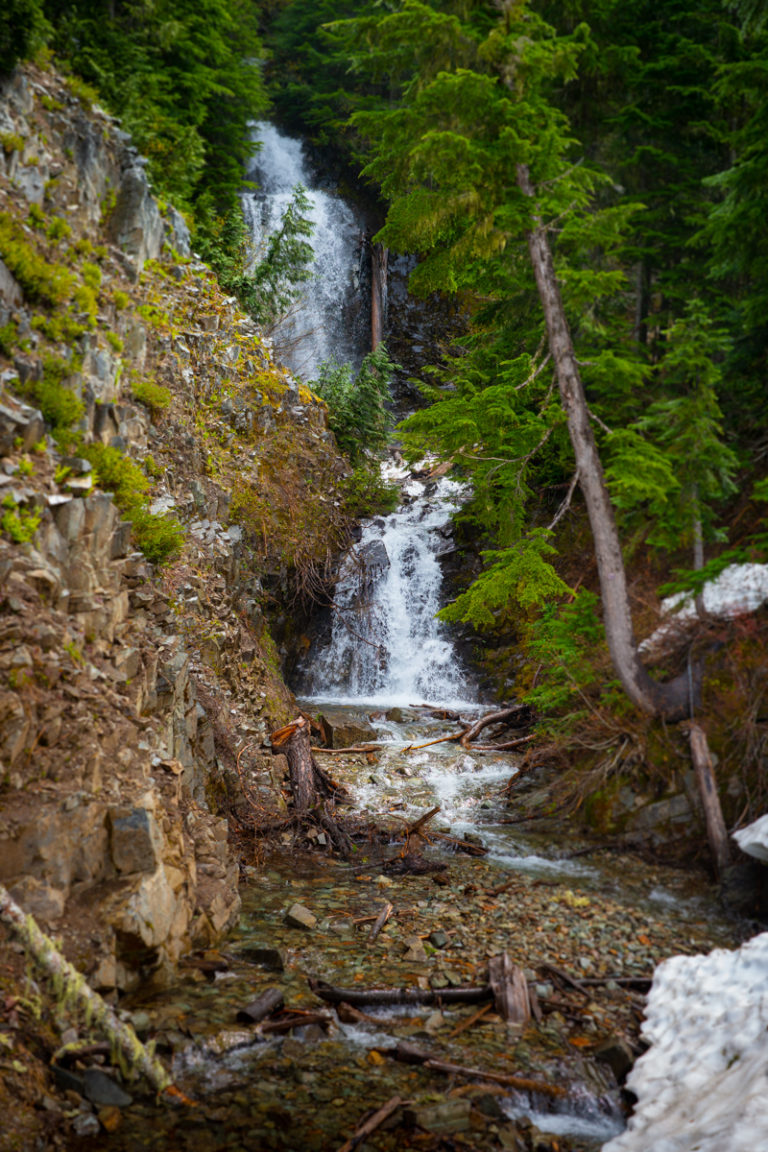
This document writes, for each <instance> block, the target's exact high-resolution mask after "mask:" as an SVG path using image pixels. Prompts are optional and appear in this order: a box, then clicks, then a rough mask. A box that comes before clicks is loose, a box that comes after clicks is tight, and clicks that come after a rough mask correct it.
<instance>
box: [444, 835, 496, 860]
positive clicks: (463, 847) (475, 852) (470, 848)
mask: <svg viewBox="0 0 768 1152" xmlns="http://www.w3.org/2000/svg"><path fill="white" fill-rule="evenodd" d="M432 835H433V837H434V839H435V840H442V842H443V843H444V844H451V845H452V846H453V847H454V848H455V849H456V851H457V852H463V853H464V854H465V855H466V856H487V855H488V849H487V848H485V847H484V846H483V845H482V844H473V843H472V841H471V840H457V839H456V837H455V836H449V835H448V833H447V832H433V833H432Z"/></svg>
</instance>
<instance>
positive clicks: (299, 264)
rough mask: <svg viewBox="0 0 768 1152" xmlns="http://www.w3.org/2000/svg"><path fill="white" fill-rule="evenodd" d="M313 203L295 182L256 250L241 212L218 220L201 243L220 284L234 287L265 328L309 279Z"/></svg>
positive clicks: (292, 300)
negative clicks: (211, 237) (274, 224)
mask: <svg viewBox="0 0 768 1152" xmlns="http://www.w3.org/2000/svg"><path fill="white" fill-rule="evenodd" d="M311 209H312V203H311V201H310V200H309V198H308V196H307V194H306V191H305V190H304V188H302V186H301V185H300V184H298V185H297V186H296V187H295V188H294V190H293V196H292V197H291V200H290V202H289V204H288V206H287V207H286V209H285V212H284V213H283V216H282V219H281V221H280V225H279V227H278V228H276V229H275V231H274V232H273V233H272V234H271V235H270V236H269V237H268V238H267V240H266V243H265V245H264V246H263V249H262V250H261V251H256V252H253V251H252V249H251V242H250V240H249V238H248V237H247V235H246V230H245V222H244V220H243V216H242V212H240V211H238V212H233V213H231V214H230V216H229V217H228V219H227V221H226V222H223V223H222V225H221V229H220V231H219V234H218V236H217V237H216V239H215V241H210V240H209V243H208V244H207V245H205V244H204V245H203V251H202V255H203V256H205V257H207V258H208V259H210V261H211V263H212V265H213V267H214V268H215V269H216V271H217V273H218V276H219V279H220V281H221V285H222V287H223V288H224V289H225V290H227V291H230V292H234V293H235V294H236V295H237V296H238V298H239V300H240V303H241V305H242V306H243V308H245V310H246V311H247V312H249V313H250V314H251V316H253V317H254V319H255V320H257V321H258V322H259V323H260V324H262V325H263V326H264V327H266V328H270V327H272V326H274V325H275V324H276V323H277V321H278V320H280V319H281V317H283V316H284V315H285V314H286V313H287V312H288V311H289V310H290V308H291V306H292V305H293V304H295V303H296V302H297V301H298V300H299V298H300V296H301V292H302V289H301V285H302V284H304V283H306V281H308V280H309V279H310V278H311V275H312V272H311V266H312V263H313V261H314V257H315V254H314V251H313V249H312V245H311V244H310V243H309V237H310V236H311V235H312V222H311V220H310V219H309V215H308V214H309V212H310V211H311Z"/></svg>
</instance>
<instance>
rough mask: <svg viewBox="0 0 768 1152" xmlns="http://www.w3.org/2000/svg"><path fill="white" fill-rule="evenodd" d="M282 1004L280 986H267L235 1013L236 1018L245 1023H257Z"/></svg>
mask: <svg viewBox="0 0 768 1152" xmlns="http://www.w3.org/2000/svg"><path fill="white" fill-rule="evenodd" d="M282 1006H283V992H282V989H281V988H267V989H266V991H264V992H262V993H261V995H260V996H257V997H256V999H255V1000H252V1001H251V1002H250V1004H246V1006H245V1008H241V1009H240V1011H239V1012H238V1013H237V1019H238V1020H240V1021H242V1022H244V1023H247V1024H258V1023H259V1021H260V1020H263V1019H264V1018H265V1016H269V1015H271V1014H272V1012H275V1011H276V1010H277V1009H278V1008H282Z"/></svg>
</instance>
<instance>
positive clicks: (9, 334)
mask: <svg viewBox="0 0 768 1152" xmlns="http://www.w3.org/2000/svg"><path fill="white" fill-rule="evenodd" d="M18 339H19V334H18V331H17V328H16V325H15V323H14V322H13V320H9V321H8V323H7V324H3V325H2V326H1V327H0V354H2V355H3V356H9V357H10V356H12V355H13V350H14V348H15V347H16V343H17V341H18Z"/></svg>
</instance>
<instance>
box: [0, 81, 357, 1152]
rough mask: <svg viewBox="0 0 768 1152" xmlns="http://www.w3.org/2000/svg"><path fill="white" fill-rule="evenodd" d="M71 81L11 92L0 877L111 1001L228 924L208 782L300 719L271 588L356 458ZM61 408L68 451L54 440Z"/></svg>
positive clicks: (2, 419) (2, 170)
mask: <svg viewBox="0 0 768 1152" xmlns="http://www.w3.org/2000/svg"><path fill="white" fill-rule="evenodd" d="M74 87H75V86H74V84H70V83H69V82H68V81H66V80H65V79H64V78H63V77H61V76H60V75H58V74H57V73H56V72H55V71H53V70H51V71H43V70H41V69H39V68H33V67H30V68H27V69H25V70H23V71H18V72H17V73H16V74H15V75H14V76H13V77H12V78H11V79H10V81H9V82H7V83H6V84H5V86H4V88H3V91H2V97H1V102H0V141H1V143H2V149H0V227H2V230H3V244H2V248H3V262H2V263H0V330H1V331H2V337H3V339H2V359H1V361H0V367H1V369H2V371H1V374H0V380H1V381H2V397H1V398H0V454H1V455H2V463H1V465H0V502H1V503H2V516H3V521H2V522H3V532H2V534H1V535H0V676H1V677H2V686H1V687H0V764H1V765H2V768H1V769H0V771H1V773H2V803H1V805H0V880H2V883H3V884H5V885H6V886H8V887H9V888H10V890H11V892H12V893H13V894H14V895H15V896H16V898H17V899H18V900H19V902H20V903H21V904H22V906H23V907H24V909H25V910H26V911H27V912H29V913H31V914H32V915H34V916H35V917H36V918H37V919H38V920H39V922H40V923H41V925H43V926H44V927H46V928H48V929H49V930H51V931H53V932H54V933H55V934H56V936H57V937H58V938H59V939H60V940H61V942H62V947H63V949H64V952H65V953H66V955H67V956H68V957H69V958H70V959H71V960H72V961H73V962H74V963H75V964H76V965H78V966H79V967H81V969H82V970H83V971H84V972H85V973H86V975H87V977H88V979H89V980H90V982H91V984H92V985H93V986H94V987H95V988H96V989H99V990H101V991H102V992H104V993H115V992H118V991H120V992H122V991H125V990H126V989H129V988H131V987H133V986H135V985H136V984H137V983H138V982H140V981H145V980H146V979H148V978H151V979H152V981H155V982H159V983H160V984H162V983H163V982H167V981H168V980H169V979H171V978H172V975H173V973H174V971H175V968H176V965H177V963H178V960H179V958H180V956H182V955H183V954H184V953H185V952H186V951H188V950H189V949H190V948H192V947H201V946H207V945H210V944H212V943H214V942H215V941H216V940H217V939H218V938H219V937H220V936H221V934H222V932H224V931H225V930H226V929H227V927H229V926H230V925H231V924H232V923H233V921H234V920H235V918H236V916H237V913H238V909H239V907H240V897H239V895H238V865H237V860H236V857H235V855H234V854H233V853H232V851H231V850H230V848H229V846H228V834H227V822H226V820H225V819H223V818H221V817H220V816H218V815H217V802H216V795H217V790H218V794H219V795H222V794H224V793H225V792H226V789H227V782H226V780H227V775H228V774H231V773H233V772H234V766H235V765H234V757H235V755H236V749H237V748H238V747H239V746H240V744H241V743H242V741H243V740H244V739H245V738H246V737H247V738H248V739H256V740H257V741H258V742H260V741H261V739H262V738H263V736H264V735H265V734H266V732H267V731H268V730H270V729H271V728H273V727H275V726H277V725H278V724H279V723H281V722H283V721H284V720H285V719H287V718H288V716H289V714H290V710H291V707H292V705H291V703H290V701H291V697H290V694H289V692H288V690H287V689H286V688H285V686H284V684H283V682H282V679H281V677H280V675H279V669H278V660H277V655H276V651H275V648H274V644H273V642H272V641H271V638H270V636H269V631H268V628H267V624H266V621H265V617H264V604H265V600H266V595H267V594H266V592H265V589H264V584H263V583H262V581H264V583H266V582H267V581H269V580H271V581H273V582H276V583H278V584H279V583H281V582H282V584H283V586H284V587H287V586H288V584H289V582H290V579H291V573H292V571H294V564H295V561H296V555H297V553H299V552H301V553H302V554H303V555H304V556H306V557H312V558H317V560H318V562H319V563H322V562H324V561H325V559H326V557H327V555H328V554H329V551H330V550H331V549H332V548H333V547H334V543H338V542H339V541H340V540H341V539H342V538H343V533H344V530H345V527H344V516H343V509H342V507H341V504H342V502H341V500H340V499H339V498H338V495H337V493H336V491H335V488H336V485H337V482H338V481H339V479H340V478H341V477H343V475H344V473H345V470H346V465H345V464H344V462H343V460H342V459H341V457H340V456H338V454H337V453H336V452H335V448H334V443H333V438H332V436H331V434H330V433H329V432H328V431H327V420H326V414H325V409H324V406H323V405H322V403H321V402H319V401H318V400H317V399H316V398H315V397H313V396H312V395H311V394H310V393H309V391H308V389H306V388H305V387H304V386H299V385H298V384H297V383H296V382H295V381H294V380H293V378H292V377H291V376H290V375H289V374H288V373H287V372H286V371H285V370H284V369H282V368H280V367H279V366H278V365H276V364H274V363H273V361H272V359H271V357H270V352H269V347H268V345H267V343H266V342H265V341H262V340H261V339H260V337H259V334H258V333H257V331H256V329H255V327H254V325H253V323H252V322H251V321H250V320H249V319H248V318H247V317H246V316H245V315H244V314H243V313H242V312H241V311H240V310H239V309H238V307H237V306H236V303H235V301H234V300H233V299H232V298H227V297H225V296H223V295H222V293H221V292H220V290H219V289H218V286H217V284H216V280H215V277H214V276H213V275H212V273H211V272H210V270H209V269H208V268H207V267H206V266H205V265H203V264H201V263H200V262H199V261H198V260H196V259H195V257H194V256H193V255H192V253H191V252H190V245H189V234H188V232H187V229H186V225H185V224H184V221H183V219H182V218H181V217H180V216H179V215H178V213H176V212H175V211H174V210H173V209H172V208H171V207H169V206H166V205H163V204H159V203H158V202H157V200H156V199H155V198H154V197H153V195H152V192H151V189H150V187H149V184H148V181H147V177H146V173H145V171H144V164H143V161H142V158H141V157H140V156H138V154H137V153H136V151H135V150H134V149H133V148H132V146H131V144H130V141H129V140H128V139H127V137H125V135H124V134H123V133H121V131H120V129H119V127H118V125H117V124H116V123H115V122H114V121H113V120H112V119H111V118H110V117H109V116H107V115H106V114H105V113H103V112H102V111H101V110H100V109H99V108H98V107H94V106H92V105H91V104H90V102H89V100H88V99H87V98H86V99H81V98H80V97H79V96H78V95H76V94H75V92H74V91H73V88H74ZM57 404H58V406H59V408H61V407H62V406H66V405H69V408H68V409H67V411H68V413H69V415H70V417H71V420H70V424H71V427H72V429H74V431H75V432H76V439H77V444H78V445H80V446H81V447H75V448H72V447H71V446H69V445H65V446H64V447H63V448H62V447H61V445H60V444H59V443H57V441H56V440H54V439H53V437H52V436H51V432H52V431H54V433H55V422H56V419H57V418H58V417H57V411H58V410H57V408H56V405H57ZM41 408H42V409H43V410H44V411H45V413H46V417H45V418H44V415H43V411H41ZM59 431H61V427H60V428H59ZM68 437H69V433H67V436H66V437H64V439H67V438H68ZM60 439H62V438H61V437H60ZM288 444H290V452H288V450H287V447H286V446H287V445H288ZM94 445H95V446H97V449H98V448H101V447H103V449H105V450H106V451H108V452H109V451H111V452H112V453H113V456H112V457H111V459H112V460H113V461H114V462H117V465H119V466H123V465H124V462H128V464H129V465H130V466H131V468H132V469H133V471H130V472H129V473H128V475H129V478H130V481H131V482H132V483H133V484H137V485H138V486H139V488H140V489H141V495H142V499H143V501H144V503H143V511H144V515H145V522H146V523H148V524H149V525H150V526H151V527H154V528H155V530H156V531H159V532H160V534H162V533H163V532H165V533H168V532H169V531H170V532H171V533H172V534H174V533H175V534H176V537H177V539H178V547H179V553H178V555H177V557H176V558H175V559H174V560H173V562H172V563H169V564H166V565H165V566H164V567H162V568H160V567H158V566H157V565H156V564H155V563H153V562H152V561H151V560H150V559H148V556H147V552H151V546H146V551H145V552H142V551H139V550H137V549H136V545H135V533H133V534H132V527H131V524H130V522H129V520H128V519H127V518H126V517H125V516H124V515H123V514H122V513H121V510H120V508H119V507H118V500H119V497H118V499H117V500H116V498H115V495H114V493H113V492H107V491H105V490H103V487H102V486H99V484H98V483H94V477H95V475H96V470H95V469H94V468H93V466H92V464H91V463H90V462H89V460H88V459H87V457H88V455H89V453H88V447H89V446H94ZM93 458H94V459H95V458H96V457H93ZM98 459H100V460H102V461H103V460H104V455H103V453H102V455H101V456H100V457H98ZM108 459H109V458H108ZM103 470H104V469H103V467H102V471H103ZM135 519H136V517H135V516H134V520H135ZM288 523H292V526H293V527H292V529H288V530H286V531H285V532H284V533H282V534H281V531H280V528H279V527H278V526H279V525H286V524H288ZM292 549H293V551H292ZM4 956H5V957H6V960H4V972H3V985H4V987H6V988H9V985H8V983H7V981H8V980H9V979H12V978H13V973H14V972H15V971H16V968H15V967H14V963H13V953H12V952H10V953H9V952H8V951H7V948H4ZM8 958H9V959H10V960H11V963H10V966H9V965H8V963H7V959H8ZM11 986H12V985H11ZM3 1080H4V1085H5V1086H4V1088H3V1093H14V1092H15V1091H17V1086H16V1085H15V1083H14V1080H15V1074H14V1073H13V1072H12V1071H11V1073H10V1078H6V1077H5V1075H4V1077H3ZM20 1139H21V1141H22V1142H21V1143H20V1144H17V1145H14V1146H18V1147H31V1144H25V1143H24V1142H23V1138H22V1137H20ZM29 1139H30V1140H31V1139H32V1137H31V1136H30V1137H29ZM4 1146H6V1145H4Z"/></svg>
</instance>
